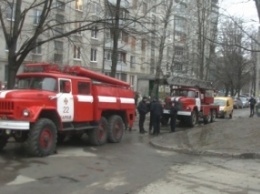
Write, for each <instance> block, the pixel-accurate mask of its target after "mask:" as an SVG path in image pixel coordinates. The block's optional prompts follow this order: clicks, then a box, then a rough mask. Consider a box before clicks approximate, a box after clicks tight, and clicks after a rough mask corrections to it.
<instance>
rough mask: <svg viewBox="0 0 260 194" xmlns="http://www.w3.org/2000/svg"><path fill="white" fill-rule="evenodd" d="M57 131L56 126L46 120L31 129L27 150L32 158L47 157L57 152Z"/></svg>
mask: <svg viewBox="0 0 260 194" xmlns="http://www.w3.org/2000/svg"><path fill="white" fill-rule="evenodd" d="M56 144H57V130H56V126H55V124H54V123H53V122H52V121H51V120H50V119H46V118H42V119H39V120H38V121H37V122H36V123H35V124H34V125H33V126H32V128H31V130H30V132H29V135H28V139H27V149H28V152H29V154H30V155H32V156H38V157H42V156H47V155H50V154H53V153H54V152H55V151H56Z"/></svg>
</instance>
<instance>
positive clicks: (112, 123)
mask: <svg viewBox="0 0 260 194" xmlns="http://www.w3.org/2000/svg"><path fill="white" fill-rule="evenodd" d="M108 123H109V128H108V141H109V142H110V143H118V142H120V141H121V140H122V137H123V135H124V131H125V130H124V129H125V124H124V122H123V120H122V118H121V117H120V116H118V115H113V116H111V117H110V118H109V121H108Z"/></svg>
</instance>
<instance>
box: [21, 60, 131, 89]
mask: <svg viewBox="0 0 260 194" xmlns="http://www.w3.org/2000/svg"><path fill="white" fill-rule="evenodd" d="M25 71H26V72H53V73H55V72H59V73H66V74H70V75H75V76H82V77H88V78H90V79H93V80H95V81H98V82H102V83H106V84H112V85H117V86H121V87H126V88H129V87H130V84H129V83H127V82H124V81H121V80H119V79H116V78H113V77H110V76H107V75H104V74H102V73H98V72H95V71H93V70H90V69H87V68H85V67H81V66H68V65H67V66H63V67H60V66H59V65H57V64H50V63H32V64H26V65H25Z"/></svg>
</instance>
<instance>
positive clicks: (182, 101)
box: [162, 76, 219, 127]
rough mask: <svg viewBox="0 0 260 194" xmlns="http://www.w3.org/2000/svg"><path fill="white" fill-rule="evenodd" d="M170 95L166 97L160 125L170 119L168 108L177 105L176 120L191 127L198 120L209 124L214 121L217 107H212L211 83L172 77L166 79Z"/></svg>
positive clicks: (217, 110)
mask: <svg viewBox="0 0 260 194" xmlns="http://www.w3.org/2000/svg"><path fill="white" fill-rule="evenodd" d="M167 82H168V84H169V85H170V87H171V95H170V96H169V97H166V99H165V103H164V113H163V118H162V123H163V124H167V123H168V120H169V118H170V106H171V103H172V102H173V101H174V102H175V103H176V104H177V108H178V115H177V119H178V120H180V122H182V123H184V124H187V125H189V126H191V127H193V126H194V125H196V124H197V123H198V121H199V120H203V122H204V123H205V124H206V123H209V122H213V121H215V118H216V115H217V114H218V112H219V106H218V105H214V104H213V103H214V90H213V89H212V84H211V82H207V81H202V80H197V79H192V78H187V77H180V76H174V77H170V78H168V79H167Z"/></svg>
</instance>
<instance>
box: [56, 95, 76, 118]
mask: <svg viewBox="0 0 260 194" xmlns="http://www.w3.org/2000/svg"><path fill="white" fill-rule="evenodd" d="M57 105H58V112H59V114H60V117H61V120H62V121H63V122H70V121H73V119H74V100H73V96H72V95H71V94H62V95H60V96H59V98H58V102H57Z"/></svg>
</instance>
